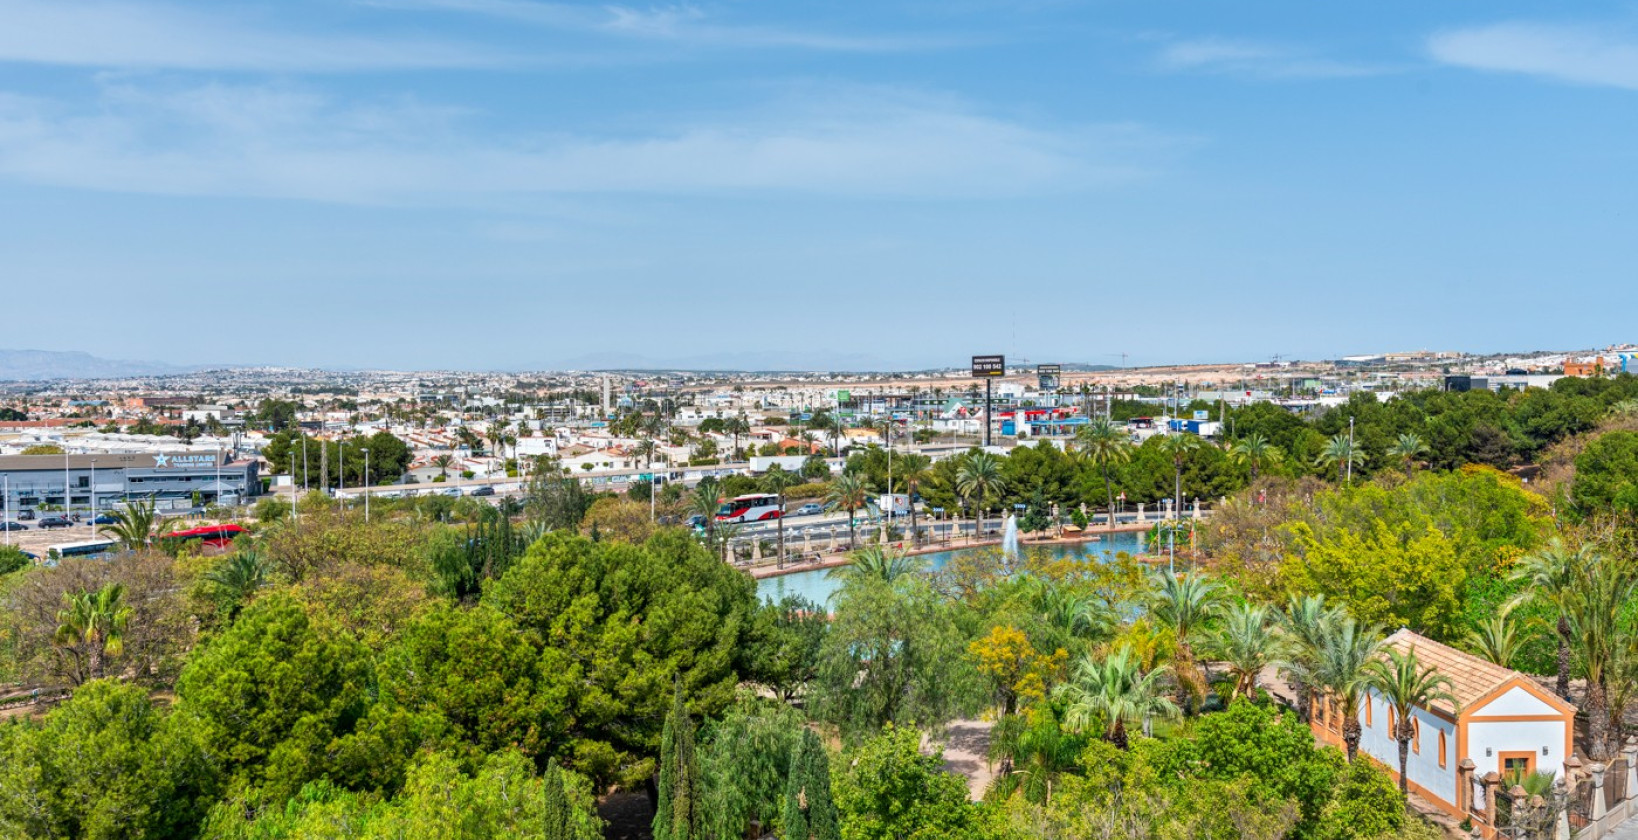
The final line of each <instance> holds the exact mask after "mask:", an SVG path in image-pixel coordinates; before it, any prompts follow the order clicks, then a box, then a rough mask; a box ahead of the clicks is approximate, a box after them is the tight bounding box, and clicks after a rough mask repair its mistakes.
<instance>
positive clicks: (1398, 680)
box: [1355, 646, 1460, 797]
mask: <svg viewBox="0 0 1638 840" xmlns="http://www.w3.org/2000/svg"><path fill="white" fill-rule="evenodd" d="M1385 652H1386V653H1387V658H1386V659H1384V658H1381V657H1378V658H1376V659H1373V660H1371V661H1370V662H1369V663H1368V664H1367V665H1366V666H1365V673H1366V684H1367V685H1368V686H1369V687H1370V688H1371V689H1373V690H1375V691H1376V692H1377V693H1378V694H1380V695H1381V696H1382V702H1384V703H1386V704H1387V705H1388V706H1390V707H1391V708H1392V709H1393V712H1394V731H1393V732H1392V733H1390V734H1392V735H1393V739H1394V740H1395V741H1398V742H1399V795H1400V796H1404V797H1409V796H1410V777H1409V775H1408V773H1407V771H1406V764H1407V763H1409V761H1410V743H1411V739H1412V738H1414V737H1416V726H1415V724H1414V723H1412V719H1411V715H1412V714H1413V713H1414V711H1415V710H1416V709H1419V708H1421V709H1425V708H1428V707H1430V706H1432V705H1433V704H1434V702H1436V701H1440V700H1443V701H1444V702H1446V703H1449V704H1450V705H1451V706H1452V707H1454V706H1456V705H1457V702H1456V697H1455V695H1453V694H1451V693H1450V692H1451V689H1452V686H1451V683H1450V679H1449V678H1448V677H1446V676H1444V675H1443V674H1440V673H1439V672H1438V671H1436V670H1434V669H1433V668H1431V667H1429V668H1423V667H1422V663H1420V662H1418V661H1417V659H1416V648H1415V646H1412V647H1411V648H1410V649H1409V650H1407V651H1406V652H1405V653H1403V654H1401V653H1400V652H1399V651H1398V650H1395V649H1393V648H1388V649H1387V650H1386V651H1385ZM1456 711H1460V709H1456ZM1355 725H1356V726H1357V725H1358V722H1357V721H1356V722H1355Z"/></svg>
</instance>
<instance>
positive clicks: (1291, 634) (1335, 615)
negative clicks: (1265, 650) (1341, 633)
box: [1280, 595, 1343, 723]
mask: <svg viewBox="0 0 1638 840" xmlns="http://www.w3.org/2000/svg"><path fill="white" fill-rule="evenodd" d="M1342 617H1343V612H1342V610H1341V609H1339V608H1336V607H1327V606H1326V605H1325V596H1324V595H1308V596H1305V597H1302V598H1298V597H1296V596H1295V595H1293V596H1291V598H1290V600H1288V601H1287V602H1286V607H1285V614H1284V615H1282V616H1281V620H1282V621H1283V622H1284V624H1285V632H1286V636H1287V637H1288V638H1289V639H1290V640H1291V642H1292V644H1291V647H1290V648H1289V649H1288V650H1287V651H1286V653H1287V658H1286V659H1285V660H1284V661H1283V662H1281V664H1280V670H1281V671H1282V672H1283V673H1284V674H1285V678H1286V681H1287V682H1289V683H1290V684H1291V690H1292V691H1293V692H1294V693H1295V694H1296V695H1297V716H1298V717H1300V718H1302V721H1303V722H1304V723H1307V722H1308V720H1309V718H1310V711H1311V710H1310V706H1311V705H1312V704H1311V701H1312V700H1313V691H1312V689H1313V686H1315V685H1316V683H1315V682H1314V673H1315V671H1316V669H1317V668H1318V663H1319V657H1320V648H1321V647H1323V646H1324V645H1325V640H1326V638H1327V637H1328V636H1329V634H1330V633H1331V632H1332V628H1333V627H1334V626H1335V625H1336V623H1337V622H1338V621H1340V620H1341V619H1342Z"/></svg>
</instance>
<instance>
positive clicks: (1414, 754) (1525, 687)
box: [1312, 630, 1575, 819]
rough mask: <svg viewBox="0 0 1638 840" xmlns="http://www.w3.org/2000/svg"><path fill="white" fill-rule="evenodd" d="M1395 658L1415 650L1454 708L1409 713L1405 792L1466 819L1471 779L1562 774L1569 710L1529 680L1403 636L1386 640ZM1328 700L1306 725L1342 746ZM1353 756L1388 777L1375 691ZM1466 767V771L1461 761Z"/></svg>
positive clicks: (1384, 721)
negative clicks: (1444, 684)
mask: <svg viewBox="0 0 1638 840" xmlns="http://www.w3.org/2000/svg"><path fill="white" fill-rule="evenodd" d="M1387 645H1388V646H1389V647H1391V648H1393V649H1395V650H1397V651H1399V652H1400V653H1407V652H1409V651H1410V650H1412V649H1414V650H1415V651H1416V659H1417V661H1418V662H1419V663H1420V664H1421V666H1422V667H1423V668H1430V667H1431V668H1433V669H1434V670H1436V671H1438V672H1439V673H1440V674H1442V675H1444V676H1445V677H1446V678H1447V679H1449V680H1450V693H1451V694H1452V695H1453V696H1454V697H1455V698H1456V704H1455V705H1454V706H1452V705H1451V704H1450V703H1449V702H1446V701H1439V702H1436V703H1433V704H1432V705H1431V707H1429V708H1425V709H1416V710H1415V714H1414V716H1413V718H1412V725H1413V726H1414V727H1415V728H1416V737H1415V738H1414V739H1412V741H1411V750H1410V758H1409V761H1408V762H1407V764H1406V775H1407V776H1408V777H1409V779H1408V781H1409V784H1410V788H1411V790H1413V791H1415V792H1416V793H1418V794H1420V795H1421V796H1422V797H1423V798H1425V799H1427V800H1429V801H1430V802H1432V803H1434V804H1436V805H1438V806H1440V807H1441V808H1443V809H1445V810H1446V811H1448V812H1449V813H1450V814H1451V815H1453V816H1455V817H1456V818H1457V819H1461V818H1463V817H1465V816H1466V815H1467V808H1468V807H1469V806H1470V804H1471V802H1472V796H1473V793H1472V791H1473V785H1474V780H1476V779H1483V778H1484V777H1485V775H1486V774H1487V773H1491V772H1494V773H1497V774H1499V775H1501V776H1503V777H1505V776H1507V775H1508V774H1509V773H1510V772H1512V771H1516V770H1521V771H1523V772H1525V773H1532V772H1547V773H1553V774H1555V775H1558V776H1562V775H1563V771H1564V761H1565V759H1567V758H1569V757H1570V754H1571V752H1572V749H1573V745H1572V741H1571V738H1572V737H1573V734H1574V732H1575V707H1574V706H1572V705H1570V704H1569V703H1566V702H1565V701H1564V700H1562V699H1560V698H1559V697H1558V696H1557V695H1555V694H1553V693H1552V692H1550V691H1547V690H1546V689H1544V688H1542V687H1541V686H1540V685H1538V684H1536V682H1535V681H1534V680H1532V679H1531V678H1529V677H1528V676H1525V675H1524V674H1521V673H1519V672H1518V671H1514V670H1512V669H1510V668H1503V667H1502V666H1500V665H1496V664H1494V663H1492V662H1487V661H1485V660H1483V659H1480V658H1479V657H1477V656H1473V655H1472V654H1469V653H1464V652H1462V651H1459V650H1457V649H1455V648H1453V647H1449V646H1446V645H1442V644H1439V643H1438V642H1435V641H1433V640H1432V639H1428V638H1426V637H1424V636H1420V635H1417V634H1416V633H1412V632H1411V631H1409V630H1400V631H1399V632H1397V633H1394V634H1393V635H1392V636H1389V637H1388V640H1387ZM1339 718H1340V716H1339V714H1338V712H1337V710H1336V705H1335V704H1334V703H1332V702H1329V701H1326V700H1321V701H1319V702H1317V703H1316V704H1315V713H1314V716H1313V721H1312V725H1313V727H1314V730H1315V732H1316V733H1317V734H1318V735H1319V736H1320V738H1321V739H1322V740H1324V741H1327V742H1329V743H1332V744H1336V745H1337V746H1339V747H1340V746H1342V745H1343V742H1342V722H1341V720H1340V719H1339ZM1359 724H1360V727H1361V729H1362V734H1361V737H1360V741H1359V750H1360V752H1362V753H1365V754H1366V755H1369V756H1371V757H1372V758H1374V759H1376V760H1377V761H1380V762H1381V763H1382V764H1383V765H1385V766H1386V767H1387V768H1388V771H1389V772H1390V773H1392V774H1393V775H1394V776H1395V777H1397V776H1398V771H1399V744H1398V742H1397V741H1395V740H1394V739H1393V736H1392V732H1393V729H1392V727H1393V725H1394V720H1393V710H1392V708H1390V707H1389V706H1388V704H1387V703H1385V702H1384V701H1383V699H1382V697H1381V696H1379V695H1378V694H1376V693H1375V692H1374V691H1372V692H1367V696H1366V697H1365V698H1364V699H1362V700H1361V702H1360V710H1359ZM1466 761H1471V762H1472V763H1471V765H1468V764H1465V763H1464V762H1466Z"/></svg>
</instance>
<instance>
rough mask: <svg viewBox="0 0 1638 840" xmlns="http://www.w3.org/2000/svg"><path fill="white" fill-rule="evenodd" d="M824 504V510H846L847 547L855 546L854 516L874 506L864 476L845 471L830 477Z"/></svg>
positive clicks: (855, 527) (856, 542)
mask: <svg viewBox="0 0 1638 840" xmlns="http://www.w3.org/2000/svg"><path fill="white" fill-rule="evenodd" d="M824 504H825V509H826V510H845V511H847V547H848V548H849V549H852V548H855V547H857V545H858V541H857V539H856V537H857V534H858V530H857V524H856V522H855V519H854V517H855V515H856V514H857V512H858V511H861V510H873V509H874V508H875V503H874V502H872V501H871V499H870V485H869V484H868V483H867V482H866V481H865V478H864V476H862V475H860V474H858V473H849V472H845V473H842V474H841V475H839V476H836V477H835V478H833V479H831V481H830V489H829V490H827V491H826V492H825V502H824Z"/></svg>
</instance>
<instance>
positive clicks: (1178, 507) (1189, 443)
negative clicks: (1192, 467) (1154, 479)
mask: <svg viewBox="0 0 1638 840" xmlns="http://www.w3.org/2000/svg"><path fill="white" fill-rule="evenodd" d="M1199 448H1200V438H1199V437H1198V436H1196V435H1191V434H1186V433H1184V432H1173V433H1172V434H1169V435H1167V436H1165V437H1164V438H1161V440H1160V451H1161V452H1164V453H1166V455H1167V456H1169V457H1170V458H1171V459H1172V472H1173V479H1174V482H1173V488H1174V492H1175V493H1176V495H1175V496H1174V497H1173V501H1172V515H1173V516H1182V510H1183V465H1184V464H1186V463H1188V460H1189V455H1190V453H1192V452H1194V450H1196V449H1199Z"/></svg>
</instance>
